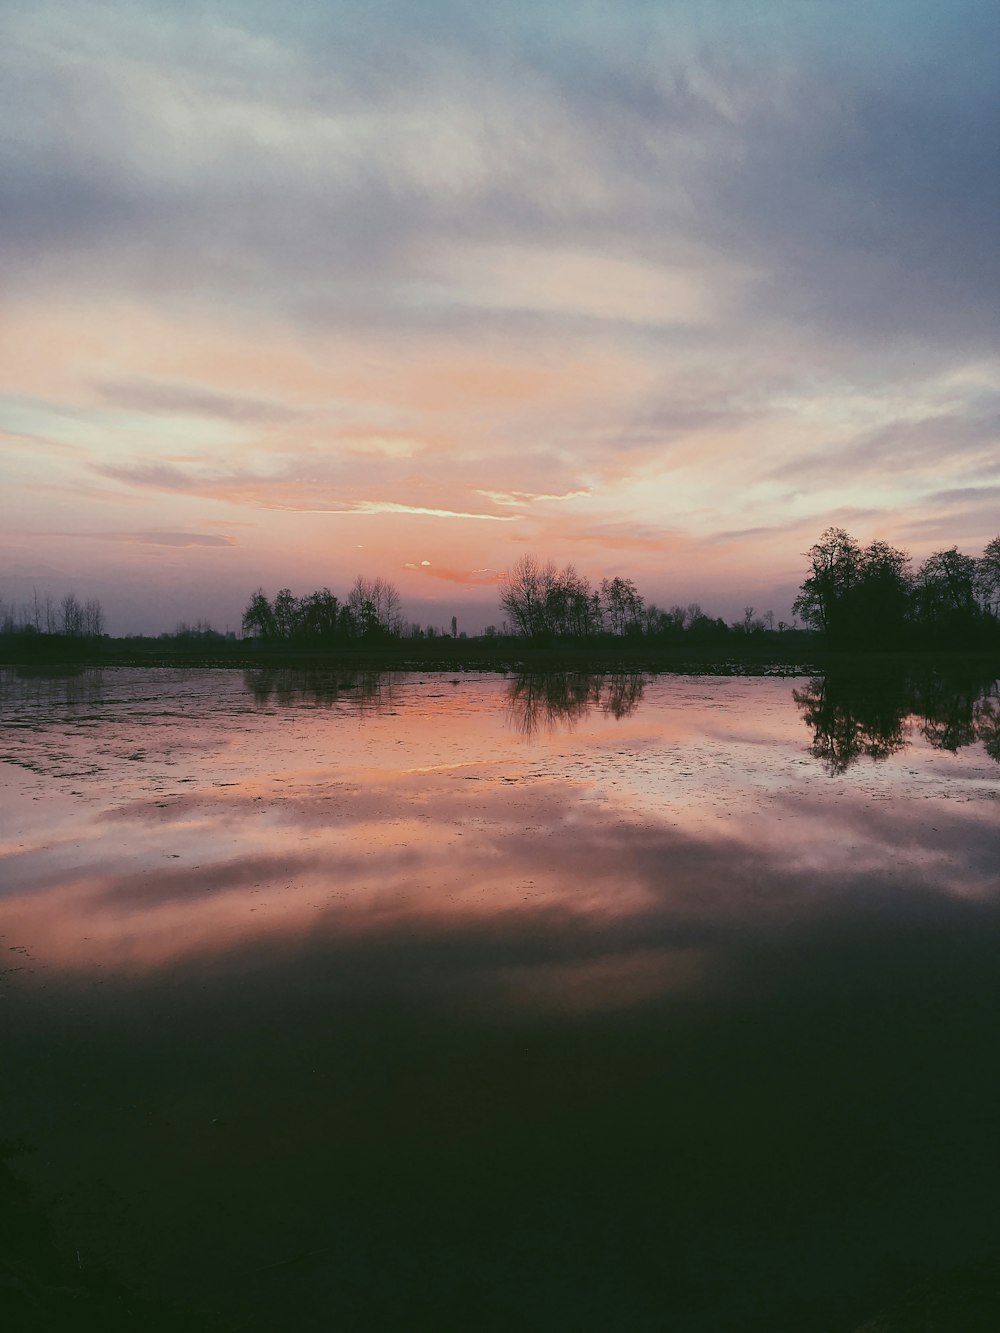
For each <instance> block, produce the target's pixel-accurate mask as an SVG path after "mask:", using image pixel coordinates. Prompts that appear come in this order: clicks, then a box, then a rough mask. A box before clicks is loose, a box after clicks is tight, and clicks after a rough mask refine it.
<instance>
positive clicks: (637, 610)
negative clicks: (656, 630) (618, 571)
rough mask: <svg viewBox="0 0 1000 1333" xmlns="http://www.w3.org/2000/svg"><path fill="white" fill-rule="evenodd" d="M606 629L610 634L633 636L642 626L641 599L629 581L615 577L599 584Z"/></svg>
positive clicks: (636, 589)
mask: <svg viewBox="0 0 1000 1333" xmlns="http://www.w3.org/2000/svg"><path fill="white" fill-rule="evenodd" d="M601 601H602V602H603V604H604V610H605V614H606V616H607V623H608V628H609V629H610V631H611V633H612V634H635V633H638V632H639V630H640V628H641V625H642V610H643V598H642V596H641V594H640V592H639V590H638V588H636V586H635V584H634V583H633V582H632V580H631V579H626V578H621V577H619V576H616V577H615V578H613V579H604V580H602V582H601Z"/></svg>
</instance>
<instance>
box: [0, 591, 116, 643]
mask: <svg viewBox="0 0 1000 1333" xmlns="http://www.w3.org/2000/svg"><path fill="white" fill-rule="evenodd" d="M104 630H105V621H104V611H103V609H102V607H101V603H100V602H99V601H98V600H97V598H96V597H90V598H88V599H87V600H86V601H85V602H81V601H80V599H79V597H77V595H76V593H74V592H68V593H66V595H65V596H64V597H63V598H61V599H60V600H59V601H56V600H55V598H53V596H52V594H51V593H44V594H43V595H42V596H39V594H38V593H37V592H34V593H33V595H32V599H31V601H30V602H28V601H25V602H20V603H17V604H15V603H14V602H4V601H3V599H2V598H0V634H11V635H14V634H16V635H34V634H59V635H65V636H67V637H69V638H72V639H98V638H100V637H101V635H103V633H104Z"/></svg>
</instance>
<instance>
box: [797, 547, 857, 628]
mask: <svg viewBox="0 0 1000 1333" xmlns="http://www.w3.org/2000/svg"><path fill="white" fill-rule="evenodd" d="M806 554H807V557H808V560H809V573H808V574H807V575H806V577H805V579H804V580H803V582H802V586H801V588H800V590H799V595H798V596H797V597H796V599H795V601H794V602H793V603H792V610H793V611H794V612H795V614H796V615H798V616H801V617H802V619H803V620H804V621H805V622H806V624H807V625H811V626H812V627H813V628H814V629H818V630H822V631H823V632H824V633H825V634H826V635H828V636H829V637H830V638H831V639H837V638H840V637H842V636H843V630H844V626H845V623H846V621H847V602H848V597H849V594H850V592H851V590H852V589H853V587H854V586H855V584H856V583H857V581H858V578H859V576H860V572H861V548H860V547H859V546H858V543H857V542H856V541H855V540H854V538H853V537H852V536H851V535H850V533H849V532H846V531H845V530H844V529H843V528H827V530H826V531H825V532H824V533H823V535H822V537H820V539H819V541H818V542H816V543H815V545H813V546H811V547H810V548H809V550H808V551H807V553H806Z"/></svg>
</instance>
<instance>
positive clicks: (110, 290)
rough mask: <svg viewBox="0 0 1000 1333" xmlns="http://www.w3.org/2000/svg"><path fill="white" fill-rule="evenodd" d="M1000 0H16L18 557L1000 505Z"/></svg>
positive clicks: (748, 568)
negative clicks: (285, 0) (482, 0)
mask: <svg viewBox="0 0 1000 1333" xmlns="http://www.w3.org/2000/svg"><path fill="white" fill-rule="evenodd" d="M997 50H1000V7H998V6H997V5H996V4H995V3H994V0H971V2H967V0H950V2H949V3H948V4H947V5H944V4H942V3H941V2H940V0H933V3H930V2H926V3H925V0H859V2H857V3H856V2H855V0H823V2H822V3H814V2H813V0H787V2H780V0H757V2H756V3H754V4H746V3H743V0H729V2H728V3H726V2H724V0H714V2H713V0H703V2H702V3H698V4H694V3H683V4H678V3H674V4H671V3H666V2H664V0H659V2H658V3H649V2H648V0H617V3H615V4H610V3H607V4H598V3H593V2H588V3H583V2H579V0H558V3H555V2H554V0H548V2H546V0H530V3H528V2H525V3H521V2H520V0H495V2H494V3H493V4H490V5H483V4H478V3H473V2H472V0H422V2H421V3H413V0H387V2H383V0H364V3H360V2H358V0H341V2H340V3H337V2H336V0H323V2H322V3H320V2H319V0H299V2H298V3H296V4H295V5H286V4H279V3H277V0H266V2H265V0H201V3H185V2H183V0H156V2H155V3H152V2H151V0H147V3H91V0H72V2H71V3H52V2H50V0H32V3H31V4H30V5H25V4H24V3H23V0H18V2H17V3H13V2H12V0H0V273H2V287H0V598H2V599H4V600H5V601H6V602H8V603H10V602H12V601H13V602H17V601H18V600H23V599H27V598H29V597H30V596H31V595H32V592H33V590H37V591H38V592H39V594H42V593H44V592H49V593H51V594H52V595H54V596H55V597H57V598H58V597H61V596H62V595H63V594H64V593H65V592H66V591H70V590H72V591H75V592H77V593H78V594H79V595H80V596H82V597H92V596H96V597H99V598H100V600H101V602H102V605H103V608H104V611H105V615H106V619H107V623H108V628H109V630H110V631H111V632H112V633H115V634H121V633H128V632H144V633H158V632H160V631H164V630H172V629H173V628H174V627H175V625H176V624H177V623H178V622H179V621H182V620H183V621H187V622H189V623H190V622H194V621H195V620H198V619H202V620H209V621H210V622H211V623H212V624H213V625H214V626H215V627H216V628H218V629H223V630H225V629H237V628H238V626H239V623H240V618H241V614H242V611H243V608H244V607H245V605H246V603H247V601H248V599H249V595H250V594H251V593H252V592H253V590H254V589H255V588H257V587H258V586H262V587H263V588H264V590H265V591H266V592H267V593H268V594H269V595H273V594H274V593H275V592H276V591H277V590H278V589H279V588H280V587H284V586H288V587H290V588H291V589H292V591H293V592H294V593H296V594H297V595H298V594H303V593H306V592H309V591H311V590H313V589H315V588H319V587H322V586H324V585H326V586H329V587H330V588H331V589H332V590H333V591H334V592H335V593H338V595H343V593H345V592H346V591H347V590H348V588H349V587H350V585H351V583H352V582H353V581H354V579H355V577H356V576H357V575H358V574H365V575H367V576H375V575H380V576H382V577H385V578H388V579H390V580H391V581H392V582H393V583H395V584H396V586H397V587H398V588H399V590H400V593H401V595H402V603H403V611H404V615H405V617H406V618H407V619H408V620H410V621H416V622H419V623H422V624H423V623H432V624H435V625H443V624H449V623H450V619H451V616H452V615H453V614H454V615H456V616H457V619H458V624H459V628H460V629H464V630H467V631H468V632H470V633H472V632H477V631H478V630H480V629H481V628H482V627H483V626H484V625H485V624H488V623H491V622H492V623H499V620H500V613H499V610H498V607H497V581H498V579H499V578H500V577H501V576H502V573H503V571H504V570H505V569H507V568H509V567H510V566H511V565H512V564H513V563H514V561H516V560H517V559H518V558H519V557H520V556H522V555H524V554H526V553H530V554H533V555H535V556H537V557H538V558H539V559H540V560H542V561H545V560H549V559H551V560H553V561H554V562H555V563H556V564H557V565H558V566H560V567H561V566H563V565H565V564H566V563H569V562H572V563H573V564H574V565H575V566H576V568H577V569H578V570H579V571H580V572H581V573H584V574H586V575H587V576H588V577H590V578H591V579H592V580H593V581H595V582H596V581H599V580H600V579H601V578H604V577H613V576H614V575H616V574H621V575H627V576H628V577H631V578H632V579H634V581H635V582H636V584H637V585H638V587H639V589H640V591H642V592H643V594H644V595H645V596H646V598H647V600H648V601H653V602H656V603H657V604H659V605H661V606H663V607H667V606H670V605H673V604H675V603H679V604H682V605H686V604H688V603H689V602H691V601H698V602H700V603H701V604H702V606H703V607H704V609H705V610H706V611H708V612H709V613H710V614H712V615H721V616H723V617H725V618H726V619H732V618H736V617H737V616H740V615H741V613H742V609H743V607H744V606H746V605H753V606H755V607H756V608H757V610H758V612H762V611H765V610H773V612H774V614H775V617H776V618H782V617H784V618H786V619H790V617H791V611H790V607H791V602H792V598H793V597H794V595H795V592H796V590H797V587H798V584H799V583H800V581H801V579H802V578H803V576H804V573H805V560H804V558H803V553H804V552H805V551H806V550H807V549H808V548H809V546H810V545H811V544H812V543H813V542H814V541H815V540H816V539H817V538H818V537H819V535H820V534H821V532H822V531H823V530H824V529H825V528H826V527H828V526H830V525H838V526H843V527H846V528H847V529H848V530H849V531H850V532H852V533H853V534H854V535H855V536H856V537H857V538H858V539H859V540H860V541H862V542H867V541H870V540H872V539H874V538H876V537H878V538H884V539H886V540H889V541H891V542H893V543H894V544H896V545H899V546H903V547H905V548H906V549H907V550H908V551H909V552H910V553H911V554H912V556H913V558H914V561H915V562H916V563H919V561H920V560H922V559H923V558H925V557H926V555H928V554H929V553H930V552H931V551H933V550H936V549H941V548H943V547H948V546H951V545H953V544H957V545H958V546H959V548H960V549H961V550H963V551H966V552H968V553H969V554H972V555H977V554H979V553H980V552H981V551H982V548H983V547H984V546H985V544H986V543H987V542H988V541H989V540H990V539H991V538H993V537H994V536H996V535H997V534H998V532H1000V339H998V333H1000V290H998V288H1000V281H998V279H1000V246H998V244H997V219H998V217H1000V62H998V61H997V59H996V52H997Z"/></svg>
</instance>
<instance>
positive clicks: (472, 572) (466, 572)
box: [404, 560, 501, 588]
mask: <svg viewBox="0 0 1000 1333" xmlns="http://www.w3.org/2000/svg"><path fill="white" fill-rule="evenodd" d="M404 568H406V569H412V570H414V571H415V572H416V573H420V574H426V575H427V577H428V578H432V579H441V580H443V581H444V582H445V583H457V584H460V585H464V586H466V587H474V588H488V587H492V586H493V585H494V584H496V583H498V582H499V581H500V578H501V575H500V573H499V571H498V570H495V569H449V568H447V567H446V566H444V565H436V564H431V563H430V561H428V560H422V561H421V562H420V564H419V565H417V564H411V563H409V562H407V564H406V565H405V566H404Z"/></svg>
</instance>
